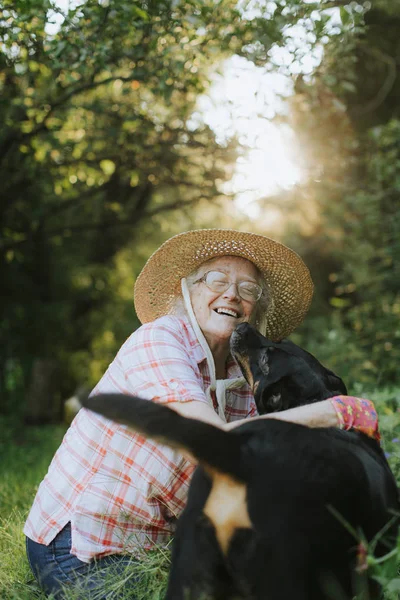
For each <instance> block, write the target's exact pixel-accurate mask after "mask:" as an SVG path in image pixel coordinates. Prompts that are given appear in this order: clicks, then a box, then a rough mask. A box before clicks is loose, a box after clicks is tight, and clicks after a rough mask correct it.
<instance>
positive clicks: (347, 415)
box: [330, 396, 381, 442]
mask: <svg viewBox="0 0 400 600" xmlns="http://www.w3.org/2000/svg"><path fill="white" fill-rule="evenodd" d="M330 400H331V403H332V406H333V408H334V409H335V411H336V414H337V417H338V421H339V427H340V429H345V430H346V431H347V430H349V429H356V430H358V431H361V432H362V433H365V434H367V435H368V436H369V437H372V438H374V439H375V440H376V441H377V442H380V440H381V435H380V432H379V424H378V415H377V413H376V410H375V407H374V404H373V403H372V402H371V400H367V399H365V398H356V397H355V396H335V397H334V398H331V399H330Z"/></svg>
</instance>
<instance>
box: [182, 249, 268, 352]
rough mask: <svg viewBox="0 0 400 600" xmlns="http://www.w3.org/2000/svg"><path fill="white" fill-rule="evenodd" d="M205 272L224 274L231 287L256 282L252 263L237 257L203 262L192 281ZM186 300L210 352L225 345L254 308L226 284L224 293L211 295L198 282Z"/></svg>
mask: <svg viewBox="0 0 400 600" xmlns="http://www.w3.org/2000/svg"><path fill="white" fill-rule="evenodd" d="M209 271H220V272H221V273H224V274H225V275H226V277H227V278H228V279H229V281H230V282H232V284H234V283H239V282H241V281H251V282H253V283H258V279H259V276H258V271H257V268H256V267H255V266H254V265H253V263H251V262H250V261H248V260H246V259H245V258H240V257H238V256H223V257H221V258H215V259H212V260H209V261H207V263H204V265H202V266H201V267H200V269H199V271H198V274H197V276H196V280H198V279H200V278H201V277H202V276H203V275H204V274H205V273H208V272H209ZM190 297H191V301H192V306H193V310H194V314H195V315H196V319H197V322H198V324H199V326H200V329H201V330H202V332H203V334H204V336H205V338H206V340H207V342H208V344H209V346H210V348H211V350H213V349H216V348H217V347H218V345H223V346H226V344H227V342H228V341H229V338H230V336H231V334H232V332H233V330H234V329H235V327H236V326H237V325H238V324H239V323H243V322H244V321H249V319H250V317H251V314H252V312H253V310H254V308H255V306H256V301H253V300H251V301H249V300H244V299H243V298H241V297H240V296H239V293H238V289H237V286H236V285H230V286H229V288H228V289H227V290H226V291H225V292H213V291H212V290H210V289H209V288H208V287H207V285H206V284H205V283H204V282H202V281H200V282H198V283H195V284H193V286H192V288H191V293H190ZM224 309H225V312H224Z"/></svg>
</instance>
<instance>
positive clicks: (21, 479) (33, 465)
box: [0, 387, 400, 600]
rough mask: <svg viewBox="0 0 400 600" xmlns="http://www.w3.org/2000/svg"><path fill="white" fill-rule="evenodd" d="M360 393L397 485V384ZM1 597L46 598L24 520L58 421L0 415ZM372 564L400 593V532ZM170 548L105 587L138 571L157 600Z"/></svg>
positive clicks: (144, 593)
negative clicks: (371, 409) (23, 421)
mask: <svg viewBox="0 0 400 600" xmlns="http://www.w3.org/2000/svg"><path fill="white" fill-rule="evenodd" d="M352 393H354V394H357V395H359V396H364V397H369V398H371V399H372V400H374V402H375V405H376V407H377V409H378V412H379V414H380V424H381V432H382V435H383V446H384V449H385V452H386V453H387V455H388V460H389V463H390V465H391V468H392V470H393V472H394V474H395V476H396V478H397V481H398V484H399V486H400V441H398V440H400V389H397V390H393V389H392V390H389V389H387V390H379V391H375V392H374V393H371V392H368V391H366V390H363V389H362V388H361V387H360V389H356V390H352ZM0 431H1V438H0V456H1V461H0V598H1V599H2V600H33V599H37V600H44V598H45V596H44V595H43V594H41V592H40V591H39V589H38V587H37V586H36V584H35V582H34V581H33V577H32V574H31V572H30V570H29V566H28V563H27V560H26V556H25V538H24V535H23V533H22V527H23V523H24V521H25V518H26V516H27V513H28V510H29V508H30V505H31V503H32V500H33V497H34V495H35V493H36V489H37V486H38V484H39V483H40V481H41V480H42V478H43V476H44V475H45V473H46V470H47V468H48V465H49V463H50V460H51V458H52V456H53V454H54V451H55V450H56V448H57V447H58V446H59V444H60V442H61V440H62V437H63V435H64V431H65V428H64V427H62V426H44V427H29V428H24V427H22V426H21V425H19V424H18V422H16V421H10V420H9V419H7V420H1V417H0ZM368 560H369V564H370V568H371V569H372V570H373V573H374V574H375V576H376V577H377V578H379V579H380V580H381V582H382V583H383V584H384V588H385V599H386V600H398V599H399V597H400V572H399V570H400V538H399V540H398V545H397V550H396V551H395V552H392V553H391V555H390V556H388V557H386V558H385V559H384V560H380V561H376V560H375V559H374V558H373V557H372V556H370V557H369V559H368ZM169 564H170V562H169V553H168V552H165V551H154V552H150V553H146V554H145V555H143V557H142V559H141V561H140V563H139V564H138V563H134V562H133V563H132V566H129V567H127V569H126V571H125V572H124V573H123V574H122V575H121V574H119V575H118V577H117V576H112V575H111V576H110V577H109V578H107V579H105V580H104V583H103V585H102V590H103V593H104V591H105V590H108V591H109V592H110V593H116V592H117V591H121V590H125V591H124V592H123V594H124V595H123V598H124V599H126V600H128V599H129V593H128V591H126V587H127V586H126V585H125V584H126V583H127V580H128V579H129V578H131V577H136V576H137V575H138V574H139V575H140V582H139V583H138V584H135V587H136V598H137V599H142V600H161V598H162V597H163V594H164V591H165V585H166V580H167V574H168V569H169ZM67 597H68V600H84V599H89V598H90V600H96V594H95V593H91V594H90V595H89V594H86V593H84V592H82V590H79V589H75V590H70V591H69V592H68V596H67Z"/></svg>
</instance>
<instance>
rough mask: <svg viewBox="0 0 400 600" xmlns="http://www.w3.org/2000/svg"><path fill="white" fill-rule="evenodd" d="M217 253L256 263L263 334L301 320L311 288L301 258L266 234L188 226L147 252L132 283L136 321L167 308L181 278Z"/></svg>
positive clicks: (279, 334)
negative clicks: (263, 297) (262, 288)
mask: <svg viewBox="0 0 400 600" xmlns="http://www.w3.org/2000/svg"><path fill="white" fill-rule="evenodd" d="M220 256H240V257H242V258H246V259H247V260H249V261H250V262H252V263H253V264H254V265H255V266H256V267H257V268H258V269H259V271H260V273H261V275H262V277H263V278H264V280H265V282H266V285H267V286H268V288H269V292H270V303H269V306H268V310H267V319H266V331H265V332H263V333H265V335H267V336H268V337H269V338H271V339H273V340H280V339H282V338H284V337H286V336H288V335H289V334H290V333H291V332H292V331H293V330H294V329H295V328H296V327H297V326H298V325H299V324H300V323H301V321H302V320H303V319H304V316H305V315H306V313H307V310H308V308H309V306H310V303H311V299H312V295H313V289H314V286H313V283H312V280H311V276H310V272H309V270H308V268H307V267H306V265H305V264H304V262H303V261H302V259H301V258H300V257H299V256H298V254H296V252H294V251H293V250H291V249H290V248H288V247H287V246H285V245H283V244H281V243H280V242H277V241H275V240H272V239H271V238H268V237H266V236H263V235H259V234H255V233H248V232H242V231H236V230H234V229H199V230H193V231H188V232H185V233H180V234H178V235H175V236H174V237H172V238H170V239H169V240H167V241H166V242H164V244H162V245H161V246H160V248H158V250H156V251H155V252H154V254H152V256H150V258H149V259H148V261H147V262H146V264H145V266H144V267H143V269H142V271H141V273H140V275H139V277H138V278H137V281H136V284H135V292H134V299H135V308H136V313H137V315H138V318H139V319H140V321H141V322H142V323H147V322H149V321H154V320H155V319H157V318H158V317H161V316H163V315H165V314H168V313H169V312H171V310H172V308H173V306H174V303H175V300H176V297H177V296H178V295H179V294H180V281H181V279H182V278H183V277H187V276H188V275H189V274H190V273H192V272H193V271H194V270H196V269H197V268H198V267H199V266H200V265H201V264H203V263H204V262H206V261H208V260H210V259H212V258H216V257H220Z"/></svg>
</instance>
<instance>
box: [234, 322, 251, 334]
mask: <svg viewBox="0 0 400 600" xmlns="http://www.w3.org/2000/svg"><path fill="white" fill-rule="evenodd" d="M250 327H251V326H250V325H249V324H248V323H240V325H237V327H236V328H235V331H236V333H238V334H240V335H244V334H245V333H247V332H248V331H249V329H250Z"/></svg>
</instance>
